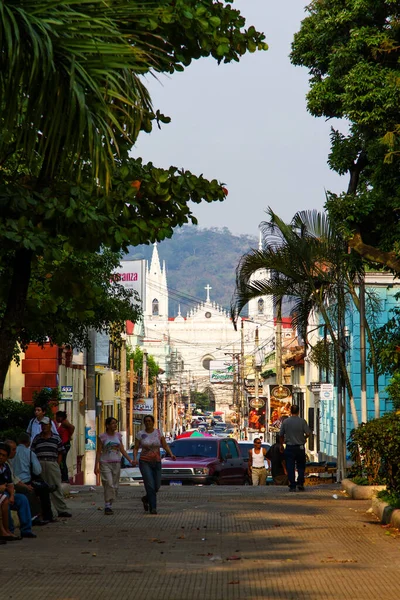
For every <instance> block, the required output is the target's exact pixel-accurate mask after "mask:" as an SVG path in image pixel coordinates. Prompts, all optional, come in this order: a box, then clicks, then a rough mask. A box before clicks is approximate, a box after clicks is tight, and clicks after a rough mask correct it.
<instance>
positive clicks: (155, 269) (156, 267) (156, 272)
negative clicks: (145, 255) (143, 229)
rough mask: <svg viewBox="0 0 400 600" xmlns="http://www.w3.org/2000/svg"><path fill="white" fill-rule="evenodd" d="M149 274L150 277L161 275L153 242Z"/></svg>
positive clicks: (155, 244)
mask: <svg viewBox="0 0 400 600" xmlns="http://www.w3.org/2000/svg"><path fill="white" fill-rule="evenodd" d="M150 273H151V274H152V275H159V274H161V265H160V257H159V256H158V249H157V242H154V246H153V255H152V257H151V265H150Z"/></svg>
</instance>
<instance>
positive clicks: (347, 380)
mask: <svg viewBox="0 0 400 600" xmlns="http://www.w3.org/2000/svg"><path fill="white" fill-rule="evenodd" d="M319 310H320V312H321V315H322V317H323V319H324V321H325V325H326V326H327V328H328V331H329V334H330V336H331V338H332V342H333V345H334V348H335V351H336V353H337V354H338V358H339V367H340V370H341V373H342V377H343V379H344V382H345V385H346V390H347V393H348V396H349V402H350V409H351V415H352V417H353V424H354V428H357V427H358V417H357V409H356V404H355V402H354V394H353V388H352V386H351V381H350V377H349V374H348V372H347V368H346V365H345V363H344V361H343V356H342V352H341V348H340V346H339V342H338V339H337V337H336V335H335V332H334V330H333V327H332V323H331V321H330V319H329V317H328V314H327V312H326V310H325V307H324V306H323V304H320V306H319Z"/></svg>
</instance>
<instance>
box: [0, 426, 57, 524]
mask: <svg viewBox="0 0 400 600" xmlns="http://www.w3.org/2000/svg"><path fill="white" fill-rule="evenodd" d="M21 439H22V440H23V441H24V443H21ZM6 444H8V446H10V457H9V459H8V464H9V465H10V467H11V470H12V472H13V478H14V486H15V491H16V492H18V493H19V494H24V495H25V496H26V497H27V499H28V501H29V505H30V509H31V514H32V521H33V523H32V524H33V525H35V526H36V525H47V523H49V522H50V521H52V520H53V515H52V512H51V502H50V490H49V487H48V485H47V484H46V483H45V482H43V484H44V485H43V487H40V488H39V489H38V491H36V488H35V487H34V486H33V484H32V483H31V480H32V475H40V473H41V472H42V467H41V466H40V463H39V461H38V459H37V456H36V455H35V454H34V453H33V452H32V451H31V449H30V448H29V445H30V438H29V435H28V434H27V433H21V434H20V436H19V438H18V446H17V444H16V443H15V442H14V440H6ZM21 450H22V452H23V451H26V453H25V454H23V453H21ZM40 517H41V518H40Z"/></svg>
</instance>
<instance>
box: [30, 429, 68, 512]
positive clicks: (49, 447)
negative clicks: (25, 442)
mask: <svg viewBox="0 0 400 600" xmlns="http://www.w3.org/2000/svg"><path fill="white" fill-rule="evenodd" d="M40 425H41V428H42V433H41V434H40V435H37V436H36V437H35V439H34V440H33V442H32V446H31V448H32V452H34V453H35V454H36V456H37V457H38V459H39V462H40V466H41V467H42V477H43V479H44V480H45V481H46V482H47V483H48V484H49V485H50V486H56V489H55V491H54V492H52V493H51V496H52V500H53V504H54V508H55V509H56V511H57V514H58V516H59V517H72V515H71V514H70V513H69V512H68V507H67V505H66V504H65V500H64V496H63V492H62V487H61V471H60V463H61V460H62V451H63V445H62V442H61V438H60V436H59V435H56V434H54V433H53V432H52V429H51V421H50V419H49V417H43V419H42V420H41V421H40Z"/></svg>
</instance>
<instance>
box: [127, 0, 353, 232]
mask: <svg viewBox="0 0 400 600" xmlns="http://www.w3.org/2000/svg"><path fill="white" fill-rule="evenodd" d="M284 5H285V6H284ZM284 5H283V3H282V2H273V1H272V0H236V1H235V2H234V4H233V7H234V8H238V9H239V10H240V11H241V13H242V14H243V16H245V17H246V26H250V25H254V26H255V27H256V29H257V30H258V31H263V32H264V33H265V35H266V41H267V43H268V44H269V50H268V51H267V52H256V53H254V54H247V55H245V56H244V57H242V59H241V61H240V63H233V64H229V65H224V64H221V65H217V63H216V62H215V61H214V60H212V59H201V60H199V61H194V62H193V63H192V64H191V65H190V66H189V67H188V68H187V69H186V71H185V72H183V73H176V74H174V75H173V76H172V77H166V76H162V77H161V78H160V79H159V80H158V81H157V80H154V79H153V78H150V79H149V80H148V87H149V90H150V93H151V96H152V99H153V105H154V108H155V109H160V111H161V112H162V113H164V114H167V115H169V116H170V117H171V119H172V122H171V123H170V124H168V125H164V126H163V127H162V129H161V131H160V130H158V128H155V129H154V131H153V132H152V133H151V134H141V136H140V137H139V140H138V142H137V144H136V146H135V148H134V149H133V152H132V154H133V155H134V156H142V157H143V159H144V160H145V161H146V162H147V161H150V160H151V161H152V162H153V163H154V165H156V166H159V167H169V166H170V165H174V166H176V167H184V168H185V169H189V170H190V171H192V173H194V174H197V175H199V174H203V175H204V177H206V178H208V179H213V178H216V179H218V180H219V181H221V182H223V183H225V184H226V187H227V188H228V191H229V194H228V197H227V199H226V200H225V201H224V202H223V203H211V204H207V203H202V204H201V205H198V206H194V210H193V212H194V214H195V215H196V217H197V218H198V220H199V225H200V226H201V227H228V228H229V229H230V230H231V232H232V233H234V234H252V235H257V230H258V226H259V224H260V222H261V221H263V220H265V219H266V218H267V217H266V214H265V210H266V209H267V208H268V207H269V206H270V207H271V208H272V209H273V210H274V211H275V212H276V213H277V214H278V215H279V216H280V217H282V218H283V219H285V220H286V221H290V219H291V218H292V217H293V215H294V214H295V213H296V211H298V210H304V209H313V208H316V209H318V210H322V209H323V205H324V202H325V190H331V191H334V192H340V191H342V190H343V189H344V188H345V187H346V182H345V180H344V179H343V178H340V177H339V176H338V175H336V174H335V173H333V172H332V171H330V169H329V167H328V165H327V157H328V153H329V133H330V128H331V123H328V122H325V121H324V120H323V119H321V118H319V119H316V118H314V117H312V116H311V115H309V114H308V113H307V109H306V99H305V96H306V93H307V91H308V72H307V69H305V68H301V67H294V66H292V65H291V64H290V61H289V56H288V55H289V52H290V45H291V42H292V39H293V34H294V33H295V32H296V31H298V29H299V27H300V22H301V20H302V19H303V18H304V16H305V12H304V6H305V5H306V1H305V0H286V2H285V3H284ZM336 126H337V125H336Z"/></svg>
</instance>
